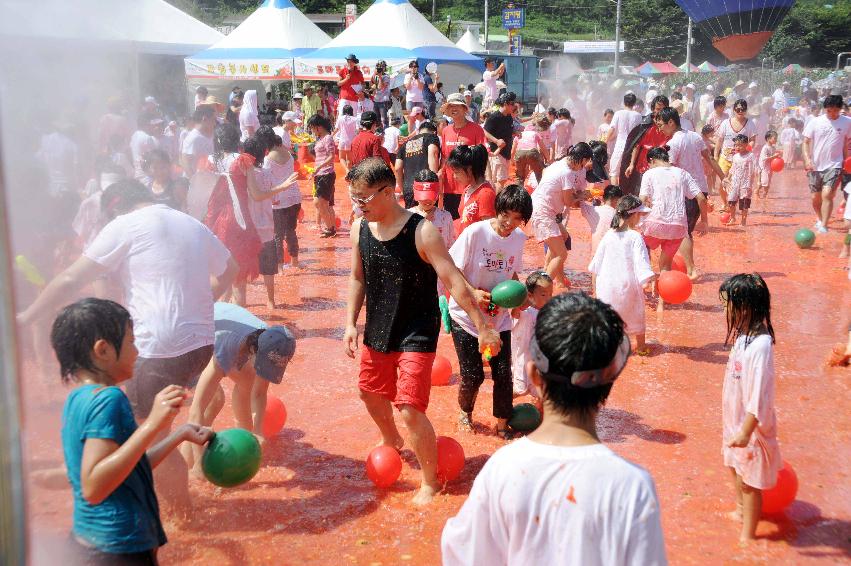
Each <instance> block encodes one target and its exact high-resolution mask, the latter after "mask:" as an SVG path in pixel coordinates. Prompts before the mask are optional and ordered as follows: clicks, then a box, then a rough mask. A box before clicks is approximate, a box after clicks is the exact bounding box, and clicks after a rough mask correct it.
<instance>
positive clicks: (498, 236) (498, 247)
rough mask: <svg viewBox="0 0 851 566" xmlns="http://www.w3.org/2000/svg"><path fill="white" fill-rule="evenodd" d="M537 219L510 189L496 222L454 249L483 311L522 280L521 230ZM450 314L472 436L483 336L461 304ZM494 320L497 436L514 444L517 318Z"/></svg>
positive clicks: (521, 193)
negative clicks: (501, 287) (507, 284)
mask: <svg viewBox="0 0 851 566" xmlns="http://www.w3.org/2000/svg"><path fill="white" fill-rule="evenodd" d="M456 151H457V149H456ZM531 216H532V197H530V196H529V193H527V192H526V190H525V189H524V188H523V187H521V186H520V185H508V186H507V187H505V188H504V189H502V191H500V193H499V196H497V197H496V217H495V218H491V219H488V220H482V221H481V222H476V223H475V224H471V225H470V226H469V227H467V229H466V230H464V231H463V232H461V234H460V235H459V236H458V239H457V240H456V241H455V243H454V244H453V245H452V248H450V250H449V255H450V256H451V257H452V261H453V262H454V263H455V265H456V267H458V269H460V270H461V272H462V273H463V274H464V277H465V278H466V279H467V281H469V283H470V285H472V286H473V287H474V288H475V289H477V291H476V296H477V298H478V303H479V307H480V308H481V309H482V310H483V311H486V310H488V307H489V306H490V300H491V296H490V291H491V289H493V288H494V287H495V286H496V285H497V284H498V283H501V282H503V281H506V280H508V279H516V278H517V272H518V271H519V270H520V269H521V267H522V265H523V246H524V244H525V243H526V234H524V233H523V232H522V231H521V230H518V227H519V226H520V225H522V224H525V223H526V222H528V221H529V218H530V217H531ZM449 315H450V317H451V318H452V341H453V342H454V343H455V351H456V353H457V354H458V364H459V366H460V368H461V385H460V387H459V388H458V405H459V406H460V408H461V414H460V416H459V417H458V426H459V428H460V429H461V430H463V431H465V432H472V431H473V408H474V407H475V404H476V396H477V395H478V393H479V387H480V386H481V385H482V383H483V382H484V380H485V370H484V363H483V361H482V355H481V354H480V353H479V348H478V332H477V330H476V327H475V325H474V324H473V321H472V320H471V319H470V317H469V316H468V315H467V313H466V312H465V311H464V309H463V308H462V307H461V306H460V305H459V304H458V303H457V301H455V299H450V300H449ZM491 317H492V320H493V326H494V328H495V329H496V331H497V332H499V336H500V339H501V340H502V349H501V350H500V352H499V353H498V354H494V355H492V357H491V358H490V359H489V360H488V361H489V362H490V367H491V375H492V377H493V416H494V417H496V420H497V424H496V433H497V435H498V436H500V437H502V438H503V439H510V438H511V430H510V429H509V428H508V425H507V423H508V419H509V418H510V417H511V411H512V408H513V406H512V397H513V396H512V378H511V313H510V312H509V311H508V310H500V309H499V308H498V307H496V308H495V309H494V310H493V311H492V312H491ZM486 356H487V354H486Z"/></svg>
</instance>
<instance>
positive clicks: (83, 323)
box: [50, 298, 213, 565]
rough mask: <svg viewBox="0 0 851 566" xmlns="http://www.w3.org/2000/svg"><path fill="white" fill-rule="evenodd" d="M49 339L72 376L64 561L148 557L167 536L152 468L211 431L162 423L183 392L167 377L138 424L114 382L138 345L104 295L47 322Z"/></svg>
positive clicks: (145, 560) (66, 419)
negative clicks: (68, 546) (69, 515)
mask: <svg viewBox="0 0 851 566" xmlns="http://www.w3.org/2000/svg"><path fill="white" fill-rule="evenodd" d="M50 340H51V344H52V345H53V350H54V352H55V353H56V357H57V359H58V361H59V365H60V369H61V373H62V381H63V382H65V383H72V382H73V383H76V384H78V385H79V387H77V388H76V389H74V390H73V391H72V392H71V393H70V395H68V399H67V400H66V401H65V407H64V409H63V411H62V448H63V451H64V453H65V466H66V468H67V471H68V480H69V481H70V483H71V488H72V490H73V492H74V526H73V530H72V534H71V539H72V542H73V543H74V546H75V548H74V551H75V552H74V556H72V557H71V559H70V560H69V562H70V563H71V564H78V563H82V564H110V565H114V564H156V563H157V558H156V554H157V549H158V548H159V547H160V546H162V545H163V544H165V543H166V536H165V532H164V531H163V528H162V523H161V522H160V513H159V504H158V503H157V496H156V494H155V492H154V480H153V475H152V472H151V469H152V468H153V467H156V466H157V465H158V464H159V463H160V462H162V460H163V459H164V458H165V457H166V455H167V454H168V453H169V452H171V451H172V450H173V449H174V448H175V447H177V445H178V444H180V443H181V442H183V441H184V440H188V441H189V442H193V443H195V444H204V443H205V442H207V441H208V440H210V439H211V438H212V436H213V432H212V431H211V430H210V429H208V428H204V427H200V426H198V425H193V424H185V425H183V426H181V427H179V428H178V429H177V430H175V431H174V432H173V433H171V434H170V435H169V436H168V437H166V438H165V439H164V440H163V441H162V442H160V443H158V444H156V445H155V446H152V447H151V446H150V445H151V443H152V442H153V441H154V440H155V439H156V437H157V434H158V433H159V432H160V431H162V430H163V429H167V428H168V427H169V426H170V425H171V422H172V421H173V420H174V418H175V417H176V416H177V413H178V412H179V411H180V407H181V406H182V405H183V402H184V401H185V400H186V398H187V396H188V394H189V392H188V390H186V389H185V388H183V387H180V386H177V385H169V386H168V387H166V388H165V389H163V390H162V391H160V392H159V393H158V394H157V396H156V398H155V399H154V405H153V409H152V410H151V413H150V415H149V416H148V418H147V419H146V420H145V422H143V423H142V424H141V425H139V426H138V427H137V426H136V421H135V420H134V418H133V412H132V411H131V409H130V402H129V400H128V399H127V397H126V396H125V395H124V392H123V391H121V389H119V388H118V387H117V385H118V384H120V383H122V382H124V381H127V380H128V379H130V378H131V377H133V364H134V363H135V361H136V357H137V355H138V352H137V350H136V347H135V345H134V344H133V340H134V338H133V322H132V320H131V318H130V313H128V312H127V310H126V309H125V308H124V307H122V306H121V305H119V304H118V303H115V302H112V301H106V300H102V299H91V298H90V299H83V300H81V301H78V302H76V303H74V304H72V305H69V306H67V307H65V308H64V309H63V310H62V312H60V313H59V316H57V317H56V320H55V321H54V322H53V329H52V330H51V334H50Z"/></svg>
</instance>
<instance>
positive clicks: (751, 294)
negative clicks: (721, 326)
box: [718, 273, 774, 346]
mask: <svg viewBox="0 0 851 566" xmlns="http://www.w3.org/2000/svg"><path fill="white" fill-rule="evenodd" d="M718 295H719V296H720V298H721V300H722V301H724V302H726V304H727V309H726V310H727V337H726V338H725V339H724V345H725V346H726V345H727V344H728V343H729V342H730V340H731V339H732V340H734V341H735V339H736V338H738V337H739V336H746V337H747V340H748V342H750V341H751V339H753V338H756V337H757V336H758V335H759V334H763V333H765V334H768V335H769V336H771V341H772V342H774V327H773V326H772V325H771V292H770V291H769V290H768V284H766V282H765V280H764V279H763V278H762V277H760V275H759V274H758V273H739V274H738V275H733V276H732V277H730V278H729V279H727V280H726V281H724V282H723V283H722V284H721V287H720V288H719V289H718Z"/></svg>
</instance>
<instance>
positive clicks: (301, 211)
mask: <svg viewBox="0 0 851 566" xmlns="http://www.w3.org/2000/svg"><path fill="white" fill-rule="evenodd" d="M298 221H299V222H304V209H303V208H299V209H298Z"/></svg>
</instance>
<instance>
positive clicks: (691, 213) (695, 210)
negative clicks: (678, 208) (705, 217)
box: [686, 193, 706, 238]
mask: <svg viewBox="0 0 851 566" xmlns="http://www.w3.org/2000/svg"><path fill="white" fill-rule="evenodd" d="M703 196H706V193H703ZM698 220H700V205H699V204H698V203H697V199H696V198H687V199H686V221H687V222H688V237H689V238H691V233H692V232H694V227H695V226H697V221H698Z"/></svg>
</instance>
